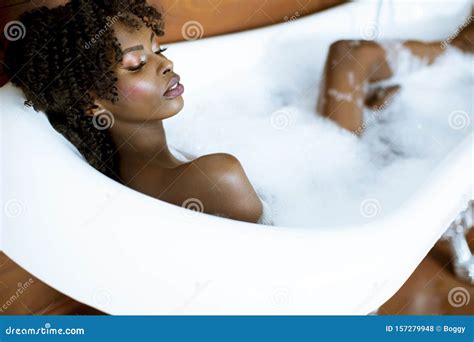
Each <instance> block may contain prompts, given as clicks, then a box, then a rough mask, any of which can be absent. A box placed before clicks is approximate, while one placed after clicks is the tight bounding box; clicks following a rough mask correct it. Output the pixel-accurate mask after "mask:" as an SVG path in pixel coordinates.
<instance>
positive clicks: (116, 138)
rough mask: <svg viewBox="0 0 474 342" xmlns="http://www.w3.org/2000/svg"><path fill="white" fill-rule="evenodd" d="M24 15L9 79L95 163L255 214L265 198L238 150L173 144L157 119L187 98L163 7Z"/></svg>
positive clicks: (213, 209) (105, 4)
mask: <svg viewBox="0 0 474 342" xmlns="http://www.w3.org/2000/svg"><path fill="white" fill-rule="evenodd" d="M20 21H21V22H22V24H23V25H24V26H25V28H26V32H27V34H26V36H25V37H24V38H23V39H21V40H18V41H14V42H11V43H10V44H9V47H8V50H7V56H6V66H7V69H8V72H9V75H10V79H11V81H12V83H13V84H15V85H17V86H19V87H21V88H22V89H23V91H24V93H25V96H26V98H27V104H29V105H32V106H33V107H34V108H35V109H36V110H42V111H44V112H45V113H46V114H47V115H48V118H49V120H50V122H51V123H52V125H53V126H54V127H55V128H56V129H57V130H58V131H59V132H61V133H62V134H63V135H65V136H66V137H67V138H68V139H69V140H70V141H71V142H72V143H73V144H74V145H75V146H76V147H77V148H78V149H79V151H80V152H81V153H82V154H83V155H84V156H85V158H86V159H87V161H88V162H89V163H90V164H91V165H92V166H94V167H95V168H96V169H98V170H99V171H101V172H103V173H104V174H106V175H108V176H110V177H112V178H114V179H116V180H118V181H120V182H122V183H123V184H125V185H127V186H129V187H131V188H133V189H136V190H138V191H140V192H143V193H145V194H148V195H150V196H153V197H155V198H158V199H161V200H163V201H166V202H169V203H173V204H176V205H186V203H188V201H189V200H191V201H192V202H193V203H195V202H196V201H198V202H199V203H200V206H201V208H200V209H202V210H203V211H204V212H206V213H209V214H214V215H219V216H224V217H228V218H231V219H236V220H241V221H247V222H257V221H258V220H259V219H260V217H261V216H262V203H261V201H260V199H259V197H258V196H257V194H256V192H255V190H254V189H253V187H252V185H251V184H250V182H249V180H248V178H247V176H246V174H245V172H244V170H243V168H242V166H241V165H240V163H239V161H238V160H237V159H236V158H235V157H233V156H232V155H229V154H224V153H218V154H211V155H206V156H202V157H199V158H197V159H195V160H191V161H187V160H185V159H184V158H181V160H179V159H177V158H176V157H175V156H174V155H173V154H172V153H171V152H170V150H169V148H168V145H167V143H166V136H165V132H164V130H163V124H162V120H164V119H166V118H169V117H171V116H173V115H176V114H177V113H178V112H179V111H180V110H181V109H182V108H183V97H182V94H183V91H184V87H183V85H182V84H181V83H180V78H179V75H178V74H177V73H176V72H175V71H174V68H173V63H172V62H171V61H170V60H168V59H167V58H166V57H165V56H164V55H163V52H164V51H165V49H162V48H161V46H160V44H159V41H158V38H159V37H160V36H162V35H163V23H162V20H161V14H160V13H159V12H158V11H156V10H155V9H154V8H153V7H150V6H148V5H146V3H145V0H130V1H120V0H101V1H86V0H72V1H70V2H69V3H67V4H66V5H64V6H59V7H55V8H53V9H47V8H46V7H41V8H38V9H35V10H33V11H32V12H28V13H25V14H23V15H22V16H21V17H20ZM104 123H105V124H106V125H105V126H104V125H103V124H104Z"/></svg>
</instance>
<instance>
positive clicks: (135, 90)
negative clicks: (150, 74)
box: [117, 79, 159, 101]
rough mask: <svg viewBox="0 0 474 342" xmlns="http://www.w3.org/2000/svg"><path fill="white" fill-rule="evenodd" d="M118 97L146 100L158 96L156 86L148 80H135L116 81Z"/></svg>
mask: <svg viewBox="0 0 474 342" xmlns="http://www.w3.org/2000/svg"><path fill="white" fill-rule="evenodd" d="M117 86H118V91H119V95H120V98H122V99H126V100H133V101H136V100H141V101H143V100H147V99H152V98H153V99H155V100H156V98H157V97H158V96H159V91H158V87H157V85H156V84H155V83H153V82H151V81H148V80H143V79H141V80H137V81H134V82H118V84H117Z"/></svg>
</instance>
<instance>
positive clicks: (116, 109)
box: [96, 22, 184, 123]
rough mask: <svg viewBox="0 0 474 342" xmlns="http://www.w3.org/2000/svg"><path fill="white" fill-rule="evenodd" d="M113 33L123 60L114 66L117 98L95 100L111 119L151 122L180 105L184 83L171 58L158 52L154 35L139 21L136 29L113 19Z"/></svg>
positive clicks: (178, 109) (160, 51)
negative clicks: (112, 116) (182, 83)
mask: <svg viewBox="0 0 474 342" xmlns="http://www.w3.org/2000/svg"><path fill="white" fill-rule="evenodd" d="M114 31H115V35H116V37H117V39H118V41H119V43H120V45H121V48H122V52H123V60H122V62H121V63H119V64H118V65H117V67H116V69H115V73H116V76H117V79H118V80H117V89H118V93H119V100H118V101H117V102H115V103H112V102H110V101H104V100H98V101H96V103H98V104H100V105H101V106H102V107H104V108H105V109H107V110H109V111H110V112H112V113H113V115H114V118H115V120H120V121H126V122H137V123H141V122H145V121H148V122H150V121H151V122H152V121H154V120H163V119H166V118H169V117H171V116H173V115H175V114H177V113H178V112H179V111H180V110H181V109H182V108H183V97H182V96H181V95H182V93H183V91H184V87H183V86H182V85H181V84H180V83H179V75H178V74H176V73H175V72H174V71H173V62H171V61H170V60H169V59H167V58H166V57H165V56H164V55H163V54H162V48H161V47H160V44H159V43H158V37H156V35H155V34H154V33H153V32H152V30H151V29H149V28H147V27H146V26H145V25H142V27H141V28H140V30H138V31H137V30H136V29H135V28H130V27H128V26H125V25H124V24H122V23H120V22H117V23H115V24H114Z"/></svg>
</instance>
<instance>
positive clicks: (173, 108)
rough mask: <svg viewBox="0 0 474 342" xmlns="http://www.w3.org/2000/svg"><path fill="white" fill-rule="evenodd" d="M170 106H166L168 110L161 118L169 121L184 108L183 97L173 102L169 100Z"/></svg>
mask: <svg viewBox="0 0 474 342" xmlns="http://www.w3.org/2000/svg"><path fill="white" fill-rule="evenodd" d="M169 101H170V104H169V105H167V106H166V110H164V111H163V113H162V115H161V118H162V119H167V118H170V117H172V116H175V115H176V114H178V113H179V112H180V111H181V109H183V107H184V100H183V96H182V95H181V96H178V97H176V98H174V99H172V100H169Z"/></svg>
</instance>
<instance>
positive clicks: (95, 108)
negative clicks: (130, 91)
mask: <svg viewBox="0 0 474 342" xmlns="http://www.w3.org/2000/svg"><path fill="white" fill-rule="evenodd" d="M103 112H108V110H107V109H105V108H104V106H103V105H102V104H101V103H100V101H94V103H93V105H92V106H91V107H90V108H88V109H87V110H86V112H85V114H86V115H87V116H91V117H93V116H96V115H99V114H100V113H103Z"/></svg>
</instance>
